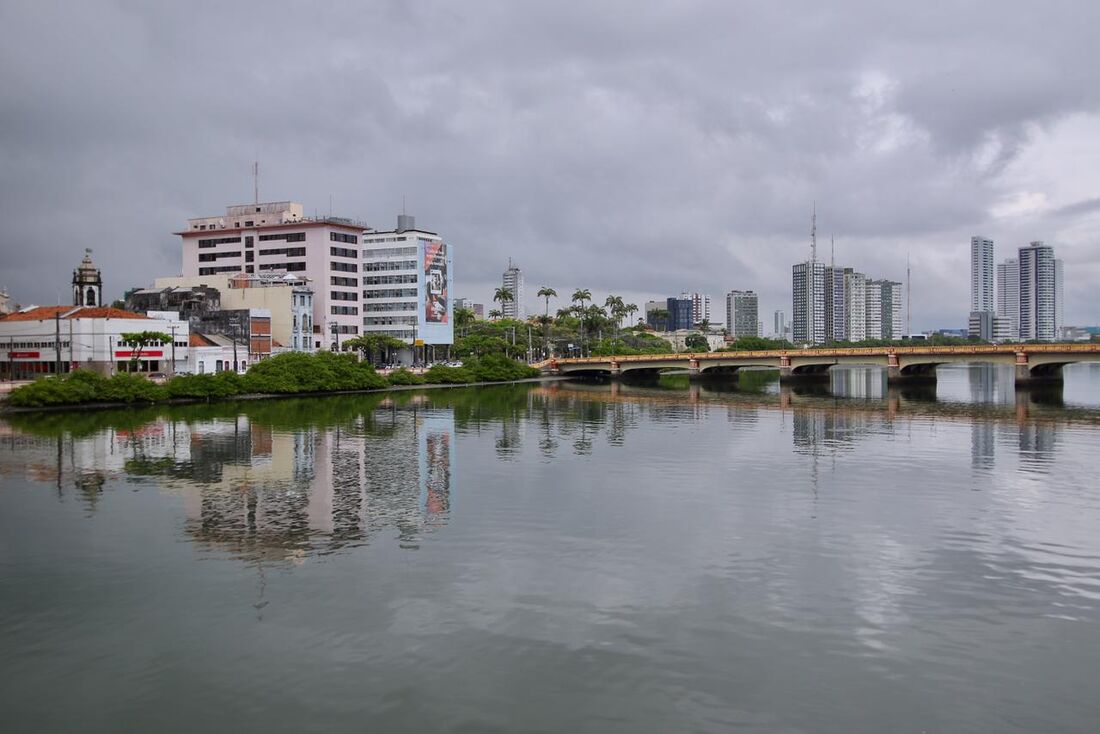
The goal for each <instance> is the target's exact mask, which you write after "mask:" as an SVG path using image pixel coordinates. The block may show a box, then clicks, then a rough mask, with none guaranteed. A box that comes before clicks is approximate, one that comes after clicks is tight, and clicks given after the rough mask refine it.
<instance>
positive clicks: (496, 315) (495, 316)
mask: <svg viewBox="0 0 1100 734" xmlns="http://www.w3.org/2000/svg"><path fill="white" fill-rule="evenodd" d="M503 315H504V314H503V313H502V312H501V310H500V309H498V308H494V309H492V310H490V311H489V318H491V319H499V318H500V317H501V316H503Z"/></svg>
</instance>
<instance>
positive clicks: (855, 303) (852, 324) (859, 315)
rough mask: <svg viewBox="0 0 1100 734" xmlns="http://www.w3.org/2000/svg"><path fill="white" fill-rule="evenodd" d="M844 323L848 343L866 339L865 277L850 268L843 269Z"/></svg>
mask: <svg viewBox="0 0 1100 734" xmlns="http://www.w3.org/2000/svg"><path fill="white" fill-rule="evenodd" d="M844 321H845V325H846V329H847V334H848V340H849V341H853V342H861V341H863V340H864V339H866V338H867V276H866V275H864V274H863V273H857V272H855V271H854V270H852V269H851V268H845V269H844Z"/></svg>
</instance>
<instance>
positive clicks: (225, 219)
mask: <svg viewBox="0 0 1100 734" xmlns="http://www.w3.org/2000/svg"><path fill="white" fill-rule="evenodd" d="M364 229H369V228H368V227H367V226H366V225H365V224H363V223H362V222H356V221H353V220H351V219H345V218H343V217H331V216H330V217H314V218H310V217H306V216H304V214H303V210H302V205H301V204H299V203H296V202H293V201H276V202H266V203H256V204H240V205H236V206H228V207H226V208H225V214H224V215H223V216H214V217H199V218H196V219H189V220H187V229H186V230H184V231H182V232H177V234H178V235H180V237H182V238H183V273H182V274H183V275H184V276H196V275H217V274H221V273H225V274H232V273H256V274H261V273H273V272H280V273H281V272H287V273H294V274H296V275H302V276H304V277H306V278H308V279H310V280H311V281H312V282H313V288H314V297H313V337H312V338H313V342H314V344H313V346H314V348H316V349H324V348H332V345H333V344H337V345H339V344H341V343H343V342H344V341H345V340H347V339H349V338H351V337H354V336H357V335H358V334H359V333H360V328H361V326H362V324H363V319H362V315H361V313H360V312H361V309H360V303H359V301H360V295H361V289H360V271H361V270H362V264H361V253H360V250H359V244H360V236H361V235H362V233H363V230H364Z"/></svg>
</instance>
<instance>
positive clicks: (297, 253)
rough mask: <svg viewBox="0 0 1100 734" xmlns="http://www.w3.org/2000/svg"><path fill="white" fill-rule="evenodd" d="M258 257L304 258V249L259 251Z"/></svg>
mask: <svg viewBox="0 0 1100 734" xmlns="http://www.w3.org/2000/svg"><path fill="white" fill-rule="evenodd" d="M260 255H286V256H287V257H305V256H306V248H304V247H278V248H275V249H271V250H260Z"/></svg>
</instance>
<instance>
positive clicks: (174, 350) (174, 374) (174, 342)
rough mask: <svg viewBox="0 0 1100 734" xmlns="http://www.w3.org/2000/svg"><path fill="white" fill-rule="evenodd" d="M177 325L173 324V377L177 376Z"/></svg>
mask: <svg viewBox="0 0 1100 734" xmlns="http://www.w3.org/2000/svg"><path fill="white" fill-rule="evenodd" d="M176 328H177V327H176V325H175V324H172V377H175V376H176Z"/></svg>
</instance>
